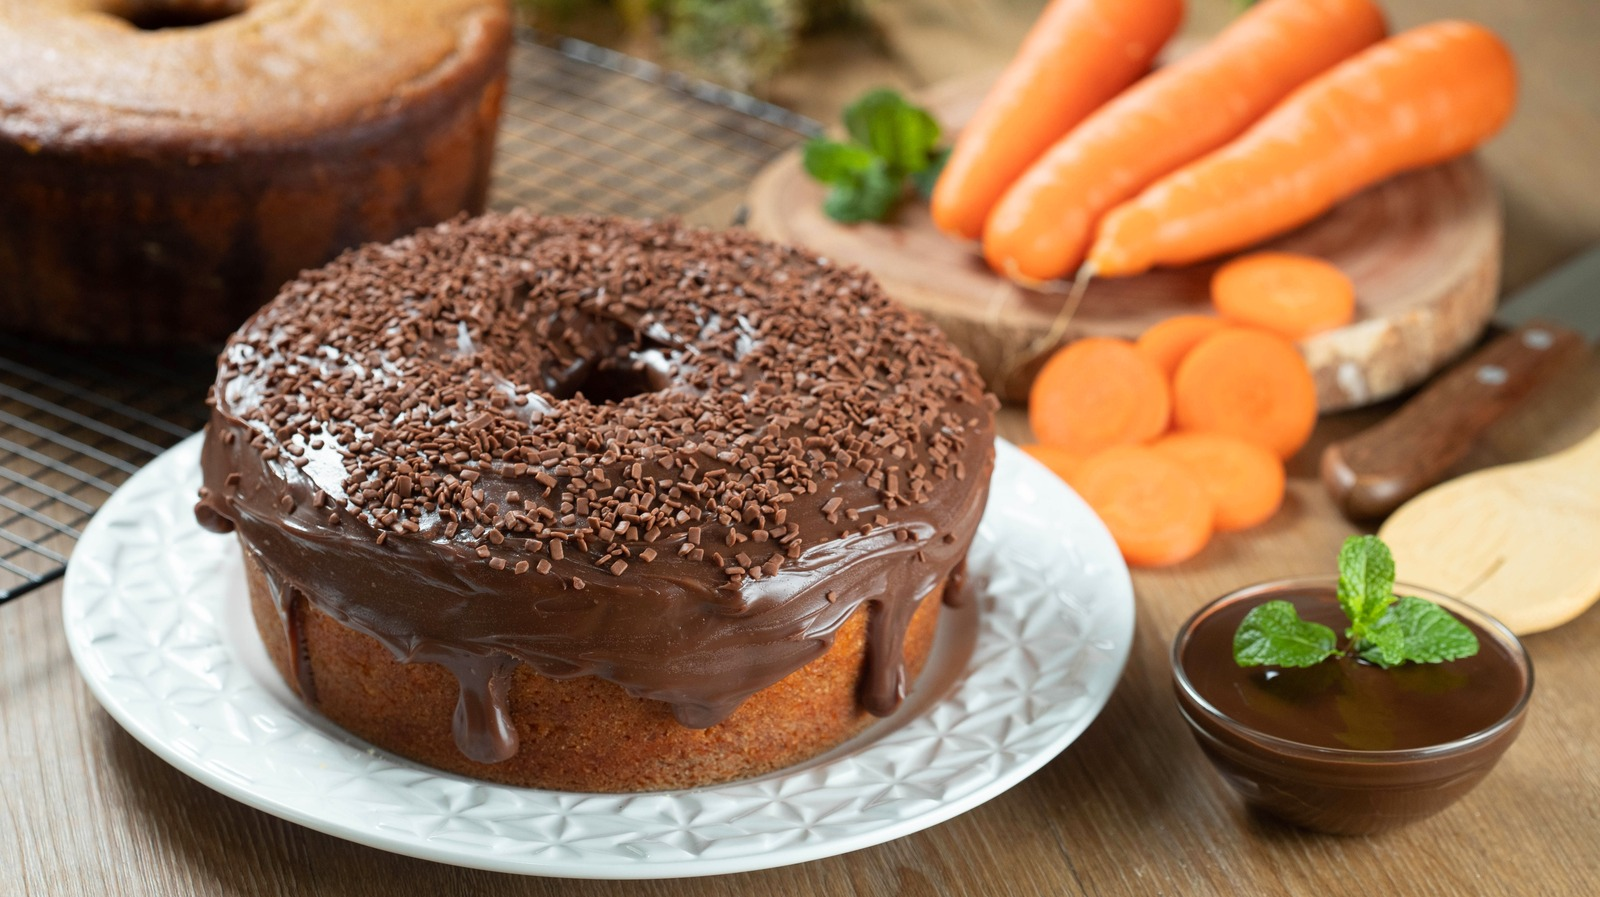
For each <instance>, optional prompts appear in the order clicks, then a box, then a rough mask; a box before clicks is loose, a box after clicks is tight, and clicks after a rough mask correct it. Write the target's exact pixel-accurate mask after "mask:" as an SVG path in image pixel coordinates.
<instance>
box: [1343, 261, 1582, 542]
mask: <svg viewBox="0 0 1600 897" xmlns="http://www.w3.org/2000/svg"><path fill="white" fill-rule="evenodd" d="M1492 324H1493V326H1494V327H1496V328H1497V329H1503V330H1506V331H1508V332H1505V333H1502V334H1501V335H1500V336H1497V337H1494V338H1493V339H1492V340H1491V341H1490V342H1489V344H1488V345H1486V346H1484V347H1483V348H1482V349H1479V350H1478V351H1477V352H1476V353H1474V354H1473V355H1471V356H1469V357H1468V358H1467V359H1466V360H1465V361H1462V362H1460V363H1459V364H1457V365H1455V366H1454V367H1452V368H1451V369H1450V370H1449V371H1447V372H1446V373H1444V374H1443V375H1441V376H1440V377H1438V378H1437V379H1435V380H1434V381H1433V382H1432V383H1430V384H1429V385H1428V386H1426V387H1424V388H1423V390H1422V391H1421V392H1420V393H1418V394H1417V395H1416V396H1414V397H1413V398H1412V399H1411V400H1410V401H1408V402H1406V403H1405V404H1404V405H1402V406H1401V407H1400V410H1399V411H1396V412H1395V413H1394V414H1392V415H1390V416H1389V417H1388V418H1387V419H1385V420H1384V421H1383V422H1382V423H1380V424H1378V425H1377V426H1375V427H1372V428H1371V429H1369V430H1366V431H1365V432H1362V433H1360V434H1358V435H1356V436H1353V437H1351V438H1349V439H1346V440H1344V441H1342V442H1336V443H1334V444H1332V445H1330V446H1328V447H1327V449H1326V450H1324V451H1323V453H1322V482H1323V484H1324V485H1325V486H1327V488H1328V493H1329V494H1330V495H1332V496H1333V500H1334V503H1335V504H1337V505H1338V506H1339V509H1340V510H1341V511H1343V512H1344V514H1345V516H1347V517H1349V518H1351V519H1352V520H1363V519H1368V518H1374V517H1383V516H1385V515H1387V514H1388V513H1389V512H1391V511H1393V510H1394V509H1395V508H1397V507H1399V506H1400V505H1401V504H1402V503H1403V502H1405V500H1406V499H1408V498H1410V497H1412V496H1413V495H1416V494H1417V493H1418V492H1421V491H1422V490H1424V489H1426V488H1428V487H1429V486H1432V485H1433V484H1435V483H1437V482H1439V481H1440V480H1441V479H1443V478H1444V476H1445V474H1447V473H1449V471H1450V469H1451V468H1452V467H1454V466H1455V464H1456V462H1458V461H1460V460H1461V458H1462V457H1463V456H1465V455H1466V453H1467V450H1468V449H1470V448H1471V447H1472V446H1473V444H1474V443H1476V442H1477V441H1478V439H1479V437H1480V436H1482V435H1483V432H1484V431H1485V430H1487V429H1488V428H1489V426H1490V425H1491V424H1493V423H1494V422H1495V421H1497V420H1499V419H1501V418H1502V417H1504V416H1505V415H1506V414H1507V413H1508V412H1509V411H1511V410H1512V409H1513V408H1515V407H1517V405H1518V404H1520V403H1521V402H1522V400H1523V399H1524V398H1525V397H1527V395H1528V394H1529V393H1531V392H1533V390H1534V388H1535V387H1537V386H1538V385H1539V384H1541V383H1543V382H1545V381H1546V380H1549V379H1551V378H1552V377H1554V376H1555V375H1556V374H1557V373H1558V372H1559V371H1560V369H1561V368H1562V367H1563V366H1564V365H1565V364H1567V363H1569V362H1571V361H1574V360H1576V359H1577V358H1578V357H1580V356H1581V355H1582V354H1583V352H1584V350H1585V348H1586V346H1587V344H1588V343H1589V342H1590V341H1594V340H1600V247H1596V248H1594V249H1590V250H1588V251H1587V252H1585V253H1583V254H1582V255H1580V256H1578V257H1577V258H1576V259H1574V260H1572V261H1569V262H1567V263H1566V264H1565V265H1563V266H1561V267H1560V268H1558V269H1557V270H1556V271H1555V272H1554V273H1552V274H1549V275H1547V276H1546V277H1544V278H1542V279H1540V280H1539V281H1538V282H1536V283H1534V284H1533V285H1532V286H1529V287H1527V288H1525V289H1522V290H1520V291H1518V292H1517V294H1516V295H1515V296H1512V297H1511V298H1509V299H1507V300H1506V301H1505V302H1504V303H1502V304H1501V306H1500V308H1499V310H1498V311H1497V312H1496V313H1495V316H1494V320H1493V322H1492Z"/></svg>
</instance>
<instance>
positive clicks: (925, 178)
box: [911, 146, 950, 199]
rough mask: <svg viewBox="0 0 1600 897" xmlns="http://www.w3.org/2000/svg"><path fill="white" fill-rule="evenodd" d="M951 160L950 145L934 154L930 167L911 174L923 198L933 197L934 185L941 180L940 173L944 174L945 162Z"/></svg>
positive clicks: (918, 192) (912, 181)
mask: <svg viewBox="0 0 1600 897" xmlns="http://www.w3.org/2000/svg"><path fill="white" fill-rule="evenodd" d="M949 161H950V147H948V146H947V147H945V148H944V149H942V150H938V151H936V152H935V153H934V154H933V158H932V159H930V160H929V162H928V167H927V168H924V169H922V170H921V171H919V172H917V173H915V174H913V175H912V176H911V183H912V184H913V185H914V186H915V187H916V188H917V194H918V195H920V196H921V197H922V198H923V199H932V198H933V185H934V184H937V183H938V182H939V175H941V174H944V163H946V162H949Z"/></svg>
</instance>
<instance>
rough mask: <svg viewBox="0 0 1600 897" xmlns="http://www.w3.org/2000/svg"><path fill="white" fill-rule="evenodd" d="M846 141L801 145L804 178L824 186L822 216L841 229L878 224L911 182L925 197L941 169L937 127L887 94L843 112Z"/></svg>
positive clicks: (869, 97) (882, 90) (879, 93)
mask: <svg viewBox="0 0 1600 897" xmlns="http://www.w3.org/2000/svg"><path fill="white" fill-rule="evenodd" d="M844 126H845V132H846V133H847V134H848V135H849V139H848V140H844V141H839V140H831V139H829V138H826V137H815V138H812V139H811V140H810V141H809V142H808V143H806V147H805V153H804V156H803V162H804V165H805V169H806V173H807V174H809V175H811V177H813V178H815V179H816V180H818V181H821V182H822V183H824V184H827V185H828V187H829V190H828V195H827V197H826V198H825V199H824V200H823V202H822V210H823V212H825V213H826V214H827V215H828V217H829V218H832V219H833V220H835V221H839V222H842V223H845V224H854V223H856V222H860V221H882V220H884V219H885V218H887V217H889V213H890V212H892V211H893V210H894V207H895V205H896V204H897V203H899V201H900V198H901V197H902V196H903V195H904V194H905V184H906V179H907V178H910V179H911V181H912V183H913V184H914V185H915V186H916V188H917V189H918V191H920V192H922V193H923V195H924V196H926V195H927V194H928V193H930V192H932V190H933V181H934V180H935V179H937V178H938V176H939V170H940V169H941V168H943V166H944V160H945V158H946V156H947V151H945V150H940V149H939V148H938V144H939V123H938V122H936V121H934V119H933V116H931V115H929V114H928V113H927V112H926V111H924V110H922V109H919V108H918V107H916V106H913V105H912V104H911V103H909V102H907V101H906V99H905V97H902V96H901V95H900V94H899V93H897V92H896V91H893V90H889V89H887V88H880V89H878V90H873V91H869V92H868V93H866V94H865V95H864V96H862V97H861V98H860V99H858V100H856V101H855V102H854V103H852V104H851V105H850V107H849V108H847V109H845V111H844Z"/></svg>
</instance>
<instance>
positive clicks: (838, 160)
mask: <svg viewBox="0 0 1600 897" xmlns="http://www.w3.org/2000/svg"><path fill="white" fill-rule="evenodd" d="M802 158H803V160H804V163H805V168H806V174H809V175H811V176H812V177H813V178H816V179H817V180H819V181H821V182H822V183H824V184H849V183H854V182H856V181H858V180H860V179H861V177H862V176H863V175H864V174H865V172H866V170H867V169H869V168H871V167H872V165H873V163H874V162H876V161H878V157H877V156H875V155H873V154H872V151H871V150H869V149H867V148H866V147H862V146H856V145H855V144H853V143H840V142H838V141H837V140H829V139H827V138H826V137H813V138H811V140H810V141H808V142H807V143H806V148H805V155H804V156H803V157H802Z"/></svg>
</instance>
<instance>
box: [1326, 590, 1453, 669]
mask: <svg viewBox="0 0 1600 897" xmlns="http://www.w3.org/2000/svg"><path fill="white" fill-rule="evenodd" d="M1356 650H1357V654H1359V655H1360V657H1361V659H1362V660H1367V661H1371V662H1372V663H1375V664H1377V665H1378V666H1381V667H1392V666H1398V665H1399V664H1402V663H1405V662H1407V661H1411V662H1413V663H1443V662H1445V661H1447V660H1460V659H1461V658H1463V657H1471V656H1472V655H1474V654H1477V653H1478V637H1477V636H1475V635H1473V634H1472V630H1471V629H1469V628H1467V625H1466V624H1465V623H1462V622H1461V621H1460V620H1457V619H1456V618H1455V617H1454V616H1453V615H1451V613H1450V612H1449V611H1447V610H1445V609H1444V608H1442V607H1440V606H1439V605H1437V604H1434V603H1433V602H1432V601H1424V600H1422V599H1421V598H1413V597H1411V596H1410V595H1407V596H1405V597H1402V598H1400V599H1399V600H1398V601H1396V602H1395V603H1394V604H1393V605H1392V606H1390V607H1389V609H1388V610H1387V611H1386V612H1385V613H1384V615H1383V616H1382V617H1381V618H1380V619H1379V620H1378V622H1377V623H1375V624H1373V625H1372V626H1370V627H1368V629H1367V635H1366V638H1365V639H1364V640H1363V641H1362V643H1360V644H1358V645H1357V648H1356Z"/></svg>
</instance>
